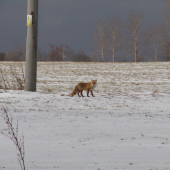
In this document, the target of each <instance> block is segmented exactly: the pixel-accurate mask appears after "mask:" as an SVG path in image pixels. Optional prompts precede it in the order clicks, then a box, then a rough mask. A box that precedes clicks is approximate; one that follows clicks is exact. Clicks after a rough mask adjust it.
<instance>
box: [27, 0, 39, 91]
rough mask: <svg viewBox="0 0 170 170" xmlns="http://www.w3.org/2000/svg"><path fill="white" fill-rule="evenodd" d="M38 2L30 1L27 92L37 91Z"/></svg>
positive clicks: (28, 13) (28, 10)
mask: <svg viewBox="0 0 170 170" xmlns="http://www.w3.org/2000/svg"><path fill="white" fill-rule="evenodd" d="M37 37H38V0H28V6H27V40H26V71H25V91H36V79H37V40H38V38H37Z"/></svg>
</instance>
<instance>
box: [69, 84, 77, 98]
mask: <svg viewBox="0 0 170 170" xmlns="http://www.w3.org/2000/svg"><path fill="white" fill-rule="evenodd" d="M78 90H79V89H78V86H76V87H75V89H74V90H73V92H72V93H71V94H70V97H73V96H74V95H75V94H76V93H77V91H78Z"/></svg>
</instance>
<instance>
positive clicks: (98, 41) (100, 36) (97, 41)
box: [93, 20, 105, 62]
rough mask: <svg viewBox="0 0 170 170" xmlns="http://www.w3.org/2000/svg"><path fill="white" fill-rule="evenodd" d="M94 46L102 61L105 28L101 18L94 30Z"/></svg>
mask: <svg viewBox="0 0 170 170" xmlns="http://www.w3.org/2000/svg"><path fill="white" fill-rule="evenodd" d="M93 41H94V46H95V47H96V48H97V51H98V52H99V53H100V54H101V57H102V61H103V62H104V43H105V30H104V26H103V23H102V21H101V20H98V21H97V23H96V30H95V32H94V35H93Z"/></svg>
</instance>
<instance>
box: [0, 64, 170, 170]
mask: <svg viewBox="0 0 170 170" xmlns="http://www.w3.org/2000/svg"><path fill="white" fill-rule="evenodd" d="M10 64H15V63H10ZM8 65H9V64H8V63H5V62H2V63H0V67H1V68H5V67H7V66H8ZM37 76H38V77H37V92H26V91H18V90H8V91H7V92H5V91H3V90H1V91H0V92H1V93H0V108H3V107H4V108H7V110H8V112H9V113H11V114H12V116H13V118H14V120H17V119H18V121H19V133H20V134H22V133H23V134H24V139H25V152H26V157H25V165H26V169H34V170H38V169H44V170H47V169H49V170H52V169H59V170H89V169H93V170H113V169H118V170H123V169H126V170H150V169H152V170H156V169H157V170H169V169H170V161H169V160H170V111H169V110H170V104H169V103H170V63H169V62H157V63H71V62H68V63H67V62H66V63H62V62H61V63H60V62H59V63H45V62H42V63H38V74H37ZM91 79H97V81H98V85H97V87H96V89H95V90H94V92H93V93H94V95H95V96H96V97H92V96H90V97H89V98H88V97H84V98H82V97H78V96H77V95H75V96H74V97H69V96H68V94H69V93H71V92H72V90H73V89H74V87H75V85H76V84H77V83H78V82H80V81H85V82H86V81H90V80H91ZM84 95H85V96H86V92H84ZM0 112H2V110H0ZM4 127H5V122H4V120H3V119H2V117H0V129H1V130H2V129H3V128H4ZM0 141H1V145H0V169H5V170H11V169H13V170H18V169H20V165H19V163H18V160H17V151H16V147H15V145H14V144H13V143H12V141H10V139H8V138H7V137H5V136H3V135H1V134H0Z"/></svg>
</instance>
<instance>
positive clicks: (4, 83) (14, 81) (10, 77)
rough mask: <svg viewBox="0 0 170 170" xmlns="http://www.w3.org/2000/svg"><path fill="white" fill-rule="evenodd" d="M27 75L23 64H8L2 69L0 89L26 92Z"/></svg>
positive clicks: (0, 69)
mask: <svg viewBox="0 0 170 170" xmlns="http://www.w3.org/2000/svg"><path fill="white" fill-rule="evenodd" d="M24 83H25V75H24V66H23V63H7V64H5V67H3V68H1V67H0V89H4V90H5V91H6V90H11V89H12V90H24Z"/></svg>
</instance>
